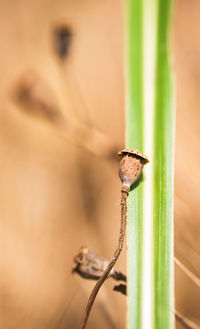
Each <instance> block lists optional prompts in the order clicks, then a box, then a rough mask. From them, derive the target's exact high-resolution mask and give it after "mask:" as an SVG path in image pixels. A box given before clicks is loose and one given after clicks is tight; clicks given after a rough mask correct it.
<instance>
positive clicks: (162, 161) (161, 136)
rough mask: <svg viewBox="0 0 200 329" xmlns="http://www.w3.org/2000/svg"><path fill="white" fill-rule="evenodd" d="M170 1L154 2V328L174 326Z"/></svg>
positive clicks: (163, 328) (172, 119) (164, 328)
mask: <svg viewBox="0 0 200 329" xmlns="http://www.w3.org/2000/svg"><path fill="white" fill-rule="evenodd" d="M170 17H171V1H170V0H165V1H162V0H159V1H158V27H159V28H158V29H157V48H156V80H155V81H156V89H155V128H154V158H155V161H154V167H153V175H154V179H153V184H154V186H153V188H154V191H153V193H154V204H153V208H154V328H156V329H161V328H162V329H168V328H173V326H174V294H173V292H174V277H173V273H174V272H173V262H174V260H173V172H174V170H173V162H174V146H173V145H174V133H173V129H174V127H173V121H174V113H173V92H172V73H171V67H170V52H169V25H170V22H171V19H170Z"/></svg>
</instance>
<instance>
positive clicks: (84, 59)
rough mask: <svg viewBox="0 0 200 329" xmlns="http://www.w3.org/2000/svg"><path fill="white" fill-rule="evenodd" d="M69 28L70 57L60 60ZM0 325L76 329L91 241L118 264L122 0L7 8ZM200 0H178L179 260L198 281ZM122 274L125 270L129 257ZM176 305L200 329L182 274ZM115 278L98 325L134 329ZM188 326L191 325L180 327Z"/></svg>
mask: <svg viewBox="0 0 200 329" xmlns="http://www.w3.org/2000/svg"><path fill="white" fill-rule="evenodd" d="M60 26H68V27H70V31H71V34H72V36H71V38H70V44H69V53H67V54H66V57H65V58H60V57H59V54H58V53H57V52H56V49H57V48H56V45H55V43H56V40H57V39H55V38H56V35H57V34H56V33H57V31H59V29H60ZM0 27H1V28H0V40H1V52H0V72H1V75H0V100H1V103H0V104H1V108H0V173H1V174H0V221H1V222H0V223H1V225H0V230H1V248H0V250H1V257H0V262H1V263H0V265H1V267H0V273H1V274H0V328H2V329H18V328H20V329H46V328H48V329H72V328H78V325H79V323H80V319H81V316H82V313H83V310H84V307H85V304H86V301H87V298H88V295H89V292H90V291H91V288H92V287H93V284H94V283H93V282H89V281H85V280H83V279H81V278H79V277H78V276H77V275H72V274H71V268H72V264H73V256H74V255H75V254H76V253H77V251H78V249H79V247H80V246H82V245H87V246H88V247H89V248H90V249H92V250H94V251H96V252H98V253H100V254H102V255H104V256H105V257H108V258H109V257H110V256H111V255H112V252H113V250H114V248H115V245H116V237H117V235H118V230H119V197H120V195H119V187H120V182H119V179H118V177H117V169H118V163H117V161H116V158H115V156H114V155H115V152H116V150H118V149H120V148H121V147H123V146H124V92H123V88H124V80H123V60H122V55H123V40H122V35H123V30H122V1H121V0H117V1H116V0H109V1H108V0H101V1H94V0H73V1H72V0H71V1H70V0H65V1H63V0H59V1H53V0H43V1H39V0H18V1H17V0H16V1H10V0H7V1H5V0H1V1H0ZM199 33H200V2H199V1H198V0H190V1H188V0H179V1H177V4H176V13H175V17H174V26H173V48H174V69H175V72H176V101H177V118H176V128H177V130H176V135H177V138H176V163H175V253H176V256H177V258H178V259H179V260H180V261H181V263H182V264H184V265H185V266H186V267H187V268H188V269H189V270H190V271H192V272H193V273H194V274H195V275H196V276H199V274H200V260H199V254H200V243H199V233H200V226H199V220H200V211H199V210H200V203H199V185H200V175H199V172H198V170H199V161H200V153H199V152H198V150H199V136H200V124H199V120H200V111H199V104H200V38H199ZM118 268H119V269H120V270H122V271H126V264H125V251H124V252H123V255H122V257H121V258H120V260H119V262H118ZM175 269H176V308H177V309H178V310H179V311H180V312H181V313H182V314H184V315H185V316H188V317H189V318H190V319H192V320H194V321H196V322H197V323H199V324H200V293H199V289H198V288H197V286H196V285H195V284H194V283H192V281H191V279H189V278H188V276H187V275H186V274H185V272H184V271H183V270H182V269H180V268H179V267H178V266H176V267H175ZM112 286H113V284H112V282H111V281H107V282H106V284H105V285H104V287H103V289H102V290H101V292H100V294H99V297H98V299H97V301H96V303H95V308H94V310H93V312H92V314H91V318H90V321H89V324H88V329H92V328H97V329H98V328H105V329H107V328H112V329H122V328H125V318H126V313H125V312H126V301H125V298H124V296H122V295H121V294H118V293H114V292H113V291H112ZM177 328H181V326H180V325H179V326H177Z"/></svg>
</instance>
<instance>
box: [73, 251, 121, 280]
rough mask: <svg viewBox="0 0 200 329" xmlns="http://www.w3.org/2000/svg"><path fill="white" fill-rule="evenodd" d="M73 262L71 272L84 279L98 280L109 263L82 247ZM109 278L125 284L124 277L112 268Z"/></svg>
mask: <svg viewBox="0 0 200 329" xmlns="http://www.w3.org/2000/svg"><path fill="white" fill-rule="evenodd" d="M74 262H75V264H74V266H73V269H72V272H76V273H78V274H79V275H80V276H82V277H83V278H84V279H90V280H98V279H99V278H100V277H101V276H102V274H103V273H104V271H105V269H106V268H107V266H108V264H109V262H110V261H109V260H107V259H106V258H104V257H103V256H100V255H97V254H95V253H94V252H93V251H90V250H88V248H86V247H82V248H80V251H79V253H78V254H77V255H76V256H75V257H74ZM109 277H113V278H114V279H115V280H122V281H125V282H126V276H125V275H124V274H122V273H120V272H118V271H116V270H115V269H114V268H113V269H112V270H111V271H110V274H109Z"/></svg>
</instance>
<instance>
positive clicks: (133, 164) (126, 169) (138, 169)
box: [118, 149, 149, 192]
mask: <svg viewBox="0 0 200 329" xmlns="http://www.w3.org/2000/svg"><path fill="white" fill-rule="evenodd" d="M118 155H119V156H121V157H122V159H121V161H120V167H119V177H120V179H121V181H122V184H123V185H122V189H124V190H125V191H127V192H128V191H129V190H130V187H131V185H133V184H134V183H135V182H136V181H137V180H138V178H139V177H140V175H141V173H142V169H143V166H144V164H146V163H147V162H149V160H148V158H147V157H146V156H145V155H143V154H142V153H141V152H140V151H139V150H134V149H133V150H127V149H124V150H122V151H120V152H119V153H118Z"/></svg>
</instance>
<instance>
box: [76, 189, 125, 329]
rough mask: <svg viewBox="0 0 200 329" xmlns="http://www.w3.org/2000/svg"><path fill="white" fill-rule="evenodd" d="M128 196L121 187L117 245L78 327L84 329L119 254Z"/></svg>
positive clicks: (122, 239) (122, 240) (121, 246)
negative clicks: (99, 292)
mask: <svg viewBox="0 0 200 329" xmlns="http://www.w3.org/2000/svg"><path fill="white" fill-rule="evenodd" d="M127 196H128V191H126V190H124V189H122V191H121V227H120V233H119V239H118V245H117V249H116V250H115V253H114V255H113V258H112V260H111V261H110V263H109V264H108V266H107V268H106V269H105V271H104V273H103V274H102V276H101V277H100V279H99V280H98V281H97V283H96V285H95V286H94V288H93V290H92V292H91V295H90V297H89V299H88V303H87V306H86V309H85V312H84V315H83V318H82V321H81V324H80V327H79V328H80V329H85V328H86V325H87V322H88V318H89V315H90V312H91V309H92V306H93V304H94V301H95V298H96V296H97V294H98V291H99V289H100V288H101V286H102V284H103V283H104V281H105V280H106V279H107V277H108V275H109V273H110V271H111V270H112V268H113V266H114V265H115V263H116V261H117V259H118V258H119V255H120V253H121V251H122V248H123V243H124V237H125V233H126V217H127V203H126V199H127Z"/></svg>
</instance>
